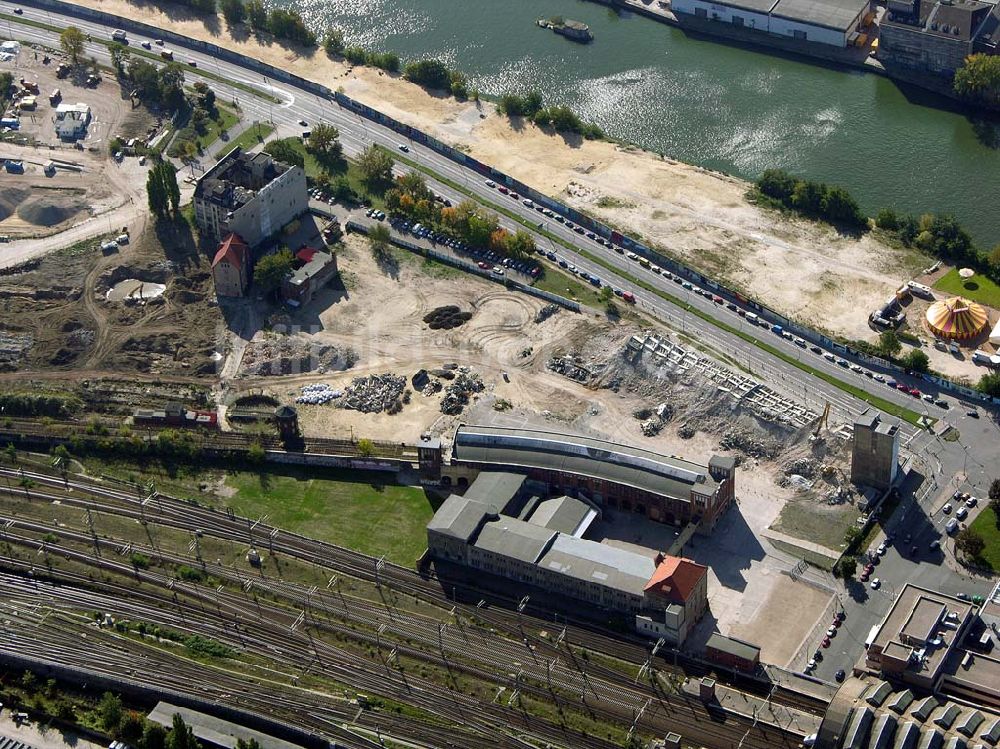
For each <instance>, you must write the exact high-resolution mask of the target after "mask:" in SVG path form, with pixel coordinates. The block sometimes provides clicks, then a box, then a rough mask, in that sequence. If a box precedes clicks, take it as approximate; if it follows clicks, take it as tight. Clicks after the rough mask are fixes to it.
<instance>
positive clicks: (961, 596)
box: [955, 593, 972, 603]
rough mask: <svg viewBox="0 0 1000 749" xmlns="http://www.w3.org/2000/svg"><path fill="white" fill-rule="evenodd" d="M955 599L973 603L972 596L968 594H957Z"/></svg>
mask: <svg viewBox="0 0 1000 749" xmlns="http://www.w3.org/2000/svg"><path fill="white" fill-rule="evenodd" d="M955 598H957V599H958V600H960V601H968V602H969V603H972V596H970V595H969V594H968V593H958V594H956V596H955Z"/></svg>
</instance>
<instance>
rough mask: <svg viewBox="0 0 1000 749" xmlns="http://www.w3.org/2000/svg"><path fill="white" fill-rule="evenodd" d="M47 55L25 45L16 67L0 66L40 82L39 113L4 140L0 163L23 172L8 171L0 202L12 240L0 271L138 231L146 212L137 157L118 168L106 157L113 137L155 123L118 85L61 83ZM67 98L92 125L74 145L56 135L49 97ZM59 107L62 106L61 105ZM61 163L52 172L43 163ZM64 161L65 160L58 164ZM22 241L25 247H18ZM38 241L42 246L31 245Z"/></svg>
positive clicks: (0, 227) (3, 227) (0, 230)
mask: <svg viewBox="0 0 1000 749" xmlns="http://www.w3.org/2000/svg"><path fill="white" fill-rule="evenodd" d="M43 56H44V53H43V52H42V51H38V54H37V58H36V51H35V50H33V49H32V48H30V47H22V49H21V54H20V56H19V57H18V58H17V60H16V61H14V60H12V61H9V62H4V63H0V70H8V71H10V72H11V73H12V74H13V75H14V80H15V82H16V81H19V80H20V79H21V78H24V79H25V80H27V81H31V82H34V83H37V84H38V87H39V91H40V94H39V96H38V97H37V102H38V103H37V108H36V109H35V110H33V111H24V112H22V113H21V115H20V121H21V127H20V130H18V131H16V132H15V133H11V134H8V136H7V137H6V138H5V139H4V141H0V158H5V159H7V158H9V159H19V160H23V161H24V166H25V172H24V174H9V173H6V172H4V173H3V174H2V176H0V179H2V183H3V190H2V196H0V235H6V236H7V237H9V238H10V239H12V240H14V241H12V242H10V243H6V244H2V245H0V267H8V266H11V265H15V264H17V263H20V262H23V261H25V260H28V259H30V258H32V257H37V256H39V255H42V254H44V253H45V252H47V251H51V250H53V249H58V248H59V247H61V246H66V245H68V244H71V243H73V242H75V241H77V240H79V239H81V238H83V237H85V236H86V237H90V236H95V235H97V234H99V233H102V232H112V231H115V230H118V229H121V228H122V227H123V226H126V225H130V226H131V227H132V229H133V231H137V230H139V229H140V228H141V226H142V225H143V224H144V221H145V220H144V218H140V216H141V214H142V212H143V210H144V208H145V201H146V197H145V180H146V168H145V167H141V166H139V164H138V162H137V160H136V159H125V160H124V161H123V162H121V163H118V162H116V161H114V160H113V159H112V158H111V156H110V154H109V152H108V143H109V141H110V139H111V138H112V137H114V136H131V135H141V134H143V133H144V132H145V131H146V129H147V128H148V127H149V125H150V124H151V123H152V122H153V121H154V120H153V117H152V116H151V115H150V114H149V113H148V112H147V111H146V110H145V109H143V108H137V109H133V108H132V106H131V105H130V104H129V102H128V101H127V100H125V99H123V98H122V93H121V90H120V87H119V85H118V83H117V82H116V81H114V80H113V79H109V78H105V79H103V80H102V81H101V83H99V84H98V85H97V86H86V85H82V83H83V82H82V81H80V80H76V79H74V78H73V77H72V76H71V77H69V78H64V79H59V78H56V74H55V69H56V66H57V65H58V64H59V62H60V59H59V57H58V56H57V55H53V56H52V57H51V61H50V62H49V63H48V64H43V62H42V59H43ZM57 88H58V89H59V90H60V92H61V93H62V99H61V101H62V102H66V103H77V102H83V103H85V104H87V105H89V106H90V109H91V115H92V119H91V122H90V125H89V126H88V128H87V134H86V137H85V138H84V139H83V140H81V141H79V144H80V145H82V146H83V148H82V149H78V148H76V147H75V146H74V145H73V143H70V142H65V141H61V140H60V139H59V138H58V137H57V136H56V134H55V127H54V120H55V106H54V105H52V104H51V103H50V101H49V94H51V93H52V92H53V91H54V90H55V89H57ZM57 103H58V102H57ZM50 160H52V161H55V162H57V164H56V166H57V168H56V171H55V173H54V174H51V175H46V174H45V172H44V169H43V167H44V165H45V164H46V162H48V161H50ZM59 162H66V163H65V164H59ZM18 240H20V241H18ZM27 240H41V241H27Z"/></svg>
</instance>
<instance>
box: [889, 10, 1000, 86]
mask: <svg viewBox="0 0 1000 749" xmlns="http://www.w3.org/2000/svg"><path fill="white" fill-rule="evenodd" d="M879 28H880V32H879V50H878V57H879V60H880V61H881V62H882V63H883V64H884V65H886V66H889V67H893V66H896V67H903V68H910V69H912V70H917V71H920V72H926V73H932V74H935V75H941V76H950V75H952V74H953V73H954V72H955V71H956V70H958V69H959V68H960V67H961V66H962V64H963V62H964V60H965V58H966V57H968V56H969V55H971V54H973V53H976V52H982V53H985V54H996V53H997V52H998V49H997V43H998V42H1000V34H998V28H1000V7H998V6H997V4H996V3H995V2H981V1H980V0H937V2H935V1H934V0H889V2H888V6H887V9H886V14H885V16H884V17H883V19H882V21H881V23H880V24H879Z"/></svg>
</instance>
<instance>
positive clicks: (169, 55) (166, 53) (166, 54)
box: [160, 49, 174, 60]
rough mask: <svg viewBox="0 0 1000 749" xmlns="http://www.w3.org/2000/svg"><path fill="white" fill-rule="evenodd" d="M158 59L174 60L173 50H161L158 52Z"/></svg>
mask: <svg viewBox="0 0 1000 749" xmlns="http://www.w3.org/2000/svg"><path fill="white" fill-rule="evenodd" d="M160 57H162V58H163V59H164V60H173V59H174V53H173V50H169V49H161V50H160Z"/></svg>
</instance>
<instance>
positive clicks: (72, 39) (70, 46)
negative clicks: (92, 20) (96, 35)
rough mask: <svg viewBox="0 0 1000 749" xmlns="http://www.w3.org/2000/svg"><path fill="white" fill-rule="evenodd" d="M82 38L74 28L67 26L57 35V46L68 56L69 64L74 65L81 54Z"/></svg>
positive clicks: (78, 30) (81, 33)
mask: <svg viewBox="0 0 1000 749" xmlns="http://www.w3.org/2000/svg"><path fill="white" fill-rule="evenodd" d="M83 43H84V36H83V32H82V31H80V29H78V28H77V27H76V26H67V27H66V28H65V29H64V30H63V32H62V33H61V34H60V35H59V46H60V47H62V50H63V52H65V53H66V54H67V55H69V60H70V62H71V63H73V64H74V65H76V64H77V63H78V62H79V61H80V56H81V55H82V54H83Z"/></svg>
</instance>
